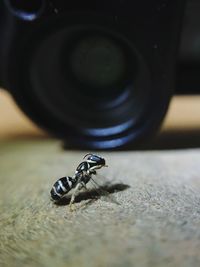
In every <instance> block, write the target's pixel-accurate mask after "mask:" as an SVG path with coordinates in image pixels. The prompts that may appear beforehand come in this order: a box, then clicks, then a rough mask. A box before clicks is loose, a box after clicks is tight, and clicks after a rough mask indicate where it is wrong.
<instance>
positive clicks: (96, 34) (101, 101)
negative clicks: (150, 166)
mask: <svg viewBox="0 0 200 267" xmlns="http://www.w3.org/2000/svg"><path fill="white" fill-rule="evenodd" d="M1 5H2V8H3V10H4V11H3V15H4V17H3V21H4V24H1V35H2V36H3V40H5V41H4V43H3V45H1V47H0V57H1V58H2V59H3V61H2V66H1V68H0V70H1V73H0V74H1V77H2V79H1V80H2V85H3V86H4V87H5V88H7V89H8V90H9V91H10V92H11V93H12V95H13V96H14V98H15V99H16V101H17V103H18V104H19V105H20V107H21V108H22V109H23V110H24V111H25V113H26V114H27V115H28V116H29V117H30V118H32V120H34V121H35V122H36V123H37V124H39V125H40V126H41V127H43V128H45V129H46V130H48V131H49V132H50V133H52V134H54V135H55V136H57V137H59V138H61V139H63V140H66V142H67V143H68V144H69V145H70V146H72V147H76V148H86V149H114V148H123V147H134V146H136V145H137V144H139V143H140V142H141V141H145V140H146V139H148V138H149V136H151V135H152V133H153V132H154V131H155V130H156V129H157V128H158V127H159V125H160V123H161V121H162V119H163V117H164V115H165V113H166V110H167V107H168V103H169V100H170V97H171V95H172V93H173V75H174V65H175V55H176V49H177V46H178V36H179V32H180V25H181V14H182V7H183V2H182V1H178V0H176V1H173V3H172V1H170V0H166V1H158V0H153V1H147V0H142V1H140V2H139V3H138V2H137V1H123V3H122V1H110V2H109V4H108V3H107V1H101V3H99V2H97V1H96V2H95V1H84V5H83V3H82V2H81V1H73V3H69V2H68V1H67V3H66V1H42V0H40V1H39V0H38V1H29V4H28V3H27V1H17V2H16V1H11V0H10V1H9V0H5V1H4V4H1ZM8 29H9V31H10V33H9V34H7V32H8Z"/></svg>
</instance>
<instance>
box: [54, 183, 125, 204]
mask: <svg viewBox="0 0 200 267" xmlns="http://www.w3.org/2000/svg"><path fill="white" fill-rule="evenodd" d="M129 187H130V186H129V185H127V184H121V183H120V184H112V185H104V186H100V187H99V188H91V189H88V190H87V191H85V192H80V193H79V194H78V195H77V196H76V198H75V203H78V202H81V201H82V200H92V199H99V198H100V197H102V196H107V195H109V194H113V193H116V192H120V191H124V190H126V189H128V188H129ZM70 199H71V194H70V195H66V196H65V197H63V198H62V199H61V200H59V201H58V202H55V204H56V205H59V206H65V205H68V204H69V203H70Z"/></svg>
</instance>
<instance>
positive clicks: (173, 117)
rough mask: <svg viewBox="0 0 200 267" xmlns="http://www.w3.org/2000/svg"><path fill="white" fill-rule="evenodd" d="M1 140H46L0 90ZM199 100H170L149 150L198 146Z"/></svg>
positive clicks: (187, 98)
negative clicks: (159, 128)
mask: <svg viewBox="0 0 200 267" xmlns="http://www.w3.org/2000/svg"><path fill="white" fill-rule="evenodd" d="M0 114H1V116H0V139H1V140H11V139H31V138H49V137H50V136H49V135H48V134H47V132H45V131H43V130H42V129H39V128H38V127H37V126H36V125H35V124H34V123H33V122H32V121H30V119H29V118H28V117H27V116H25V115H24V114H23V112H22V111H21V110H20V109H19V108H18V106H17V105H16V104H15V102H14V101H13V99H12V97H11V95H10V94H9V93H7V92H6V91H4V90H0ZM199 137H200V96H198V95H192V96H188V95H183V96H175V97H173V99H172V101H171V103H170V106H169V110H168V113H167V116H166V118H165V120H164V123H163V125H162V127H161V130H160V132H159V133H158V135H157V136H155V138H154V140H153V141H152V142H151V143H150V146H149V148H151V149H154V148H155V149H157V148H158V149H160V148H161V149H162V148H165V149H167V148H169V149H171V148H192V147H199V146H200V138H199Z"/></svg>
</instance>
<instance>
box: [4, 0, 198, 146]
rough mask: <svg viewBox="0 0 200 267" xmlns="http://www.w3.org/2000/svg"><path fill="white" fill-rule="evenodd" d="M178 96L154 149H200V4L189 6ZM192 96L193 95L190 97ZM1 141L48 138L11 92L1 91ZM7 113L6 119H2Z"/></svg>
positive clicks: (192, 1)
mask: <svg viewBox="0 0 200 267" xmlns="http://www.w3.org/2000/svg"><path fill="white" fill-rule="evenodd" d="M176 93H177V95H176V96H174V97H173V99H172V101H171V104H170V108H169V112H168V115H167V117H166V118H165V122H164V124H163V126H162V128H161V131H160V133H159V135H158V137H157V138H156V143H155V142H154V143H153V145H152V147H154V148H166V147H169V148H182V147H199V146H200V141H199V140H200V138H199V136H200V96H199V93H200V1H199V0H188V1H187V3H186V7H185V14H184V22H183V29H182V34H181V40H180V48H179V57H178V63H177V75H176ZM189 94H192V95H189ZM0 113H1V117H0V139H1V140H2V139H10V138H30V137H31V138H32V137H34V138H36V137H39V138H41V137H46V136H47V133H44V132H43V131H42V130H41V129H39V128H38V127H37V126H35V125H34V124H33V123H32V122H31V121H30V120H29V119H28V118H27V117H26V116H25V115H24V114H23V113H22V111H21V110H20V109H19V108H18V107H17V106H16V104H15V102H14V101H13V100H12V98H11V97H10V95H9V93H8V92H5V91H3V90H0ZM2 114H3V116H2Z"/></svg>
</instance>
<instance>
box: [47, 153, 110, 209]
mask: <svg viewBox="0 0 200 267" xmlns="http://www.w3.org/2000/svg"><path fill="white" fill-rule="evenodd" d="M83 159H84V161H82V162H81V163H80V164H79V165H78V167H77V168H76V171H75V174H74V176H72V177H70V176H66V177H62V178H60V179H58V180H57V181H56V182H55V184H54V185H53V187H52V189H51V192H50V194H51V198H52V200H53V201H54V202H58V201H59V200H60V199H61V198H63V197H64V196H65V195H66V194H67V193H68V192H69V191H70V190H71V189H74V192H73V194H72V196H71V200H70V204H69V207H70V210H71V211H73V203H74V201H75V197H76V195H77V194H78V192H79V191H80V190H81V189H83V188H84V189H87V187H86V184H87V183H88V182H89V181H90V180H91V179H92V175H96V170H98V169H100V168H102V167H107V165H106V161H105V159H104V158H102V157H100V156H97V155H94V154H91V153H89V154H86V155H85V156H84V158H83Z"/></svg>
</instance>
